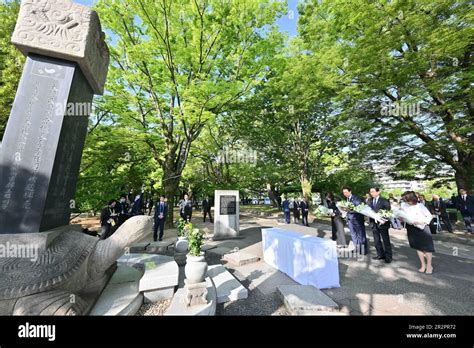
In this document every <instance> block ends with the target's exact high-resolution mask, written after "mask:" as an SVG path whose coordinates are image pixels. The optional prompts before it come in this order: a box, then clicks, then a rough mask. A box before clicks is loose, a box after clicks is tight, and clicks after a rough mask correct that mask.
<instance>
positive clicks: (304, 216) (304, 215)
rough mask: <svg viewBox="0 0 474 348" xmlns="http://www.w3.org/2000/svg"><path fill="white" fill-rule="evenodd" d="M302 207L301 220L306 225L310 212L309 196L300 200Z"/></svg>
mask: <svg viewBox="0 0 474 348" xmlns="http://www.w3.org/2000/svg"><path fill="white" fill-rule="evenodd" d="M300 209H301V216H302V217H301V222H302V223H303V225H305V226H309V225H308V212H309V204H308V200H307V198H303V200H302V201H301V202H300Z"/></svg>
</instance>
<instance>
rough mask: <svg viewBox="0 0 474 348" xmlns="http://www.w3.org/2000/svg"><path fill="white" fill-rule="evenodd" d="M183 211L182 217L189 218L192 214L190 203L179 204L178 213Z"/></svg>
mask: <svg viewBox="0 0 474 348" xmlns="http://www.w3.org/2000/svg"><path fill="white" fill-rule="evenodd" d="M183 210H184V215H185V216H191V214H192V213H193V205H192V202H191V201H189V200H188V201H184V200H183V201H182V202H181V204H180V205H179V212H180V213H181V212H183Z"/></svg>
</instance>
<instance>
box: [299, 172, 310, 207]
mask: <svg viewBox="0 0 474 348" xmlns="http://www.w3.org/2000/svg"><path fill="white" fill-rule="evenodd" d="M300 183H301V190H302V191H303V197H304V198H305V199H307V200H308V202H311V187H312V184H311V180H310V179H309V178H308V175H307V174H306V173H301V176H300Z"/></svg>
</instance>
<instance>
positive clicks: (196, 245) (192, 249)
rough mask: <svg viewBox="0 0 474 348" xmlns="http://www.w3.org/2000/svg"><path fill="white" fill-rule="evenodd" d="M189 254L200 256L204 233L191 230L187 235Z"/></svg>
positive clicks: (194, 229)
mask: <svg viewBox="0 0 474 348" xmlns="http://www.w3.org/2000/svg"><path fill="white" fill-rule="evenodd" d="M188 242H189V248H188V250H189V254H191V255H193V256H200V255H201V247H202V245H203V244H204V233H203V232H201V231H200V230H199V229H198V228H193V229H192V230H190V232H189V234H188Z"/></svg>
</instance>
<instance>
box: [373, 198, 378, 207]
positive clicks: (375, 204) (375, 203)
mask: <svg viewBox="0 0 474 348" xmlns="http://www.w3.org/2000/svg"><path fill="white" fill-rule="evenodd" d="M377 201H378V198H375V200H374V208H375V207H376V206H377Z"/></svg>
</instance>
